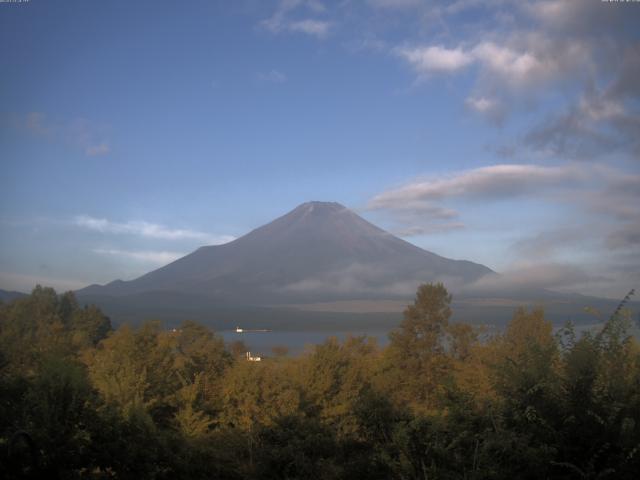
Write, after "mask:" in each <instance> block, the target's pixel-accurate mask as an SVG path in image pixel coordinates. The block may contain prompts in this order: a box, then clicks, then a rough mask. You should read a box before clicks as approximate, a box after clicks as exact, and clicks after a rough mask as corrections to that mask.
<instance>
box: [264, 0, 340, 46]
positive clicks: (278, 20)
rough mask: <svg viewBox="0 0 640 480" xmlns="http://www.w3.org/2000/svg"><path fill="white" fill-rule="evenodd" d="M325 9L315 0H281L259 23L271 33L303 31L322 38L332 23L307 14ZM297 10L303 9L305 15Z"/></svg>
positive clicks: (321, 12) (319, 12)
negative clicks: (268, 15) (269, 14)
mask: <svg viewBox="0 0 640 480" xmlns="http://www.w3.org/2000/svg"><path fill="white" fill-rule="evenodd" d="M325 10H326V8H325V6H324V4H323V3H322V2H319V1H315V0H306V1H305V0H281V1H280V2H279V3H278V6H277V8H276V10H275V12H274V13H273V15H272V16H271V17H269V18H267V19H265V20H263V21H262V22H261V25H262V27H264V28H265V29H267V30H268V31H270V32H271V33H284V32H288V33H303V34H306V35H309V36H312V37H316V38H318V39H323V38H326V37H327V35H328V34H329V31H330V29H331V27H332V23H331V22H329V21H327V20H324V19H320V18H317V17H315V16H314V17H309V16H307V14H308V13H312V14H314V15H319V14H323V13H324V12H325ZM299 11H304V12H305V15H304V16H300V15H299V14H298V12H299ZM294 14H295V16H294Z"/></svg>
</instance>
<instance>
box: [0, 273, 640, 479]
mask: <svg viewBox="0 0 640 480" xmlns="http://www.w3.org/2000/svg"><path fill="white" fill-rule="evenodd" d="M450 301H451V297H450V295H449V294H448V293H447V291H446V289H445V288H444V287H443V286H442V285H441V284H437V285H432V284H429V285H422V286H421V287H420V288H419V290H418V292H417V296H416V300H415V303H414V304H413V305H410V306H409V307H407V309H406V311H405V315H404V321H403V322H402V323H401V324H400V326H399V327H398V328H397V329H396V330H395V331H394V332H392V333H391V334H390V343H389V345H388V346H387V347H386V348H384V349H381V348H379V347H378V346H377V345H376V344H375V342H373V341H372V340H371V339H368V338H364V337H355V338H349V339H347V340H346V341H344V342H342V343H340V342H338V341H337V340H336V339H328V340H327V341H326V342H325V343H323V344H322V345H317V346H315V347H314V348H313V349H312V350H311V351H309V352H308V353H306V354H304V355H301V356H299V357H296V358H289V357H287V356H286V355H285V353H286V352H285V353H281V354H279V355H277V356H276V357H273V358H270V359H267V360H266V361H263V362H260V363H255V362H247V361H246V360H245V359H244V358H243V357H242V355H240V353H241V350H242V349H238V348H237V346H228V347H225V345H224V343H223V341H222V340H221V338H220V337H218V336H216V335H215V334H214V333H213V332H211V331H210V330H209V329H207V328H206V327H203V326H201V325H198V324H196V323H193V322H185V323H184V324H183V325H182V326H181V328H179V329H176V330H174V331H165V330H163V329H162V328H161V327H160V325H159V324H158V323H154V322H148V323H145V324H144V325H142V326H140V327H138V328H132V327H129V326H122V327H120V328H118V329H117V330H113V329H112V328H111V324H110V322H109V319H108V318H107V317H105V316H104V315H103V314H102V313H101V312H100V310H99V309H97V308H95V307H80V306H79V305H78V304H77V302H76V300H75V298H74V296H73V294H72V293H65V294H64V295H61V296H58V295H57V294H56V293H55V292H54V291H53V290H52V289H48V288H41V287H37V288H36V289H34V291H33V292H32V294H31V295H30V296H29V297H26V298H23V299H18V300H15V301H13V302H12V303H9V304H6V305H3V304H0V476H1V477H2V478H94V479H99V478H116V479H129V478H131V479H134V478H135V479H140V478H142V479H145V478H149V479H156V478H157V479H163V478H172V479H173V478H178V479H179V478H185V479H198V478H203V479H204V478H207V479H209V478H220V479H285V478H286V479H296V478H300V479H303V478H304V479H313V478H319V479H340V478H345V479H347V478H348V479H353V478H370V479H394V478H395V479H427V478H429V479H434V478H435V479H459V478H463V479H503V478H504V479H510V478H525V479H526V478H531V479H540V478H559V479H584V478H604V477H607V476H609V477H610V478H623V479H624V478H635V476H634V474H635V473H637V472H638V471H640V347H639V345H638V343H637V342H636V340H634V339H633V338H632V337H631V336H629V335H627V324H626V322H627V320H626V319H625V315H624V314H623V312H617V313H616V314H615V315H614V316H613V317H612V318H611V320H610V321H609V322H608V323H607V324H606V326H605V327H604V328H603V329H602V330H601V331H600V332H598V333H596V334H590V333H586V334H583V335H582V336H578V335H576V333H575V332H574V331H573V329H572V327H571V326H567V327H566V328H565V329H563V330H561V331H560V332H559V333H557V334H555V335H554V333H553V329H552V326H551V324H550V323H549V322H547V321H546V320H545V319H544V314H543V312H542V311H541V310H534V311H531V312H528V311H525V310H523V309H520V310H518V311H516V312H515V314H514V317H513V320H512V321H511V323H510V324H509V326H508V328H507V329H506V331H505V332H504V333H503V334H500V335H495V336H493V337H490V338H486V337H485V338H483V339H482V340H481V339H480V336H479V332H478V331H476V329H474V328H473V327H472V326H470V325H465V324H452V323H449V318H450V316H451V310H450V307H449V305H450Z"/></svg>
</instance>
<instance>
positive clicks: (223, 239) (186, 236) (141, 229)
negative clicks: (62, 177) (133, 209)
mask: <svg viewBox="0 0 640 480" xmlns="http://www.w3.org/2000/svg"><path fill="white" fill-rule="evenodd" d="M74 224H75V225H77V226H79V227H82V228H86V229H88V230H93V231H97V232H102V233H111V234H127V235H139V236H142V237H149V238H156V239H163V240H200V241H204V242H207V243H209V244H211V245H219V244H223V243H228V242H230V241H232V240H234V239H235V237H233V236H231V235H211V234H209V233H204V232H199V231H196V230H188V229H172V228H168V227H165V226H163V225H158V224H155V223H149V222H144V221H129V222H112V221H110V220H107V219H105V218H95V217H91V216H89V215H78V216H77V217H75V218H74Z"/></svg>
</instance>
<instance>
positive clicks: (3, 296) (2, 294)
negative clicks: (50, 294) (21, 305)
mask: <svg viewBox="0 0 640 480" xmlns="http://www.w3.org/2000/svg"><path fill="white" fill-rule="evenodd" d="M26 296H27V294H26V293H22V292H15V291H10V290H2V289H0V301H3V302H10V301H11V300H15V299H16V298H21V297H26Z"/></svg>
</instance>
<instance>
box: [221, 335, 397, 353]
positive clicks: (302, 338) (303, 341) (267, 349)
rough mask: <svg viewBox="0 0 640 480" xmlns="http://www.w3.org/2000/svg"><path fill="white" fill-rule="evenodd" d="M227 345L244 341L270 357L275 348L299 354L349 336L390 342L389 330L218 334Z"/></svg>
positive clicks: (252, 349) (253, 350)
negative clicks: (284, 348) (332, 339)
mask: <svg viewBox="0 0 640 480" xmlns="http://www.w3.org/2000/svg"><path fill="white" fill-rule="evenodd" d="M218 333H219V334H220V335H222V337H223V338H224V341H225V342H227V343H231V342H235V341H238V340H240V341H243V342H244V343H245V344H246V345H247V347H249V350H250V351H251V353H253V354H254V355H264V356H269V355H271V354H272V351H271V349H272V348H273V347H279V346H285V347H287V348H288V349H289V353H290V354H294V355H295V354H298V353H301V352H303V351H304V349H305V347H308V346H311V345H316V344H320V343H323V342H324V341H325V340H326V339H327V338H329V337H336V338H337V339H338V340H340V341H343V340H344V339H346V338H347V337H348V336H352V337H354V336H362V335H366V336H368V337H372V338H375V339H376V341H377V342H378V345H380V346H384V345H386V344H387V343H388V342H389V339H388V338H387V333H388V330H384V331H382V330H378V331H369V332H366V333H365V332H351V333H348V332H332V331H327V332H295V331H294V332H292V331H286V332H278V331H270V332H244V333H236V332H235V330H226V331H221V332H218Z"/></svg>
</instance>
